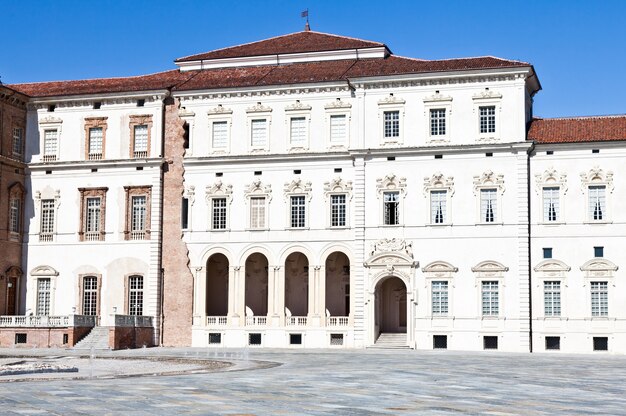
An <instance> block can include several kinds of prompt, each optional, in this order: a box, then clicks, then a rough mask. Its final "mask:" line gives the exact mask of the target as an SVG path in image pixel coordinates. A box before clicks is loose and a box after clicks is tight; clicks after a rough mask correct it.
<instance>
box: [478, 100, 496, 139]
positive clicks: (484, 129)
mask: <svg viewBox="0 0 626 416" xmlns="http://www.w3.org/2000/svg"><path fill="white" fill-rule="evenodd" d="M478 110H479V114H480V119H479V122H480V133H481V134H485V133H495V132H496V106H495V105H486V106H480V107H479V108H478Z"/></svg>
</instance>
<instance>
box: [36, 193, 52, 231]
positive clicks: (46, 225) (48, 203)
mask: <svg viewBox="0 0 626 416" xmlns="http://www.w3.org/2000/svg"><path fill="white" fill-rule="evenodd" d="M53 234H54V199H42V200H41V227H40V234H39V240H40V241H52V235H53Z"/></svg>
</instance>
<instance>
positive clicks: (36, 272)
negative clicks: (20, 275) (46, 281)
mask: <svg viewBox="0 0 626 416" xmlns="http://www.w3.org/2000/svg"><path fill="white" fill-rule="evenodd" d="M30 275H31V276H58V275H59V272H57V271H56V270H55V269H54V268H53V267H51V266H37V267H35V268H34V269H33V270H32V271H31V272H30Z"/></svg>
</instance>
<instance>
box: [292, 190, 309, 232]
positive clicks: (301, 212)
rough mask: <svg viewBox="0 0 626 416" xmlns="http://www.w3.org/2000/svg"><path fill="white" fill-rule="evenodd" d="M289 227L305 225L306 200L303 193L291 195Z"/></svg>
mask: <svg viewBox="0 0 626 416" xmlns="http://www.w3.org/2000/svg"><path fill="white" fill-rule="evenodd" d="M291 227H293V228H304V227H306V200H305V197H304V195H295V196H292V197H291Z"/></svg>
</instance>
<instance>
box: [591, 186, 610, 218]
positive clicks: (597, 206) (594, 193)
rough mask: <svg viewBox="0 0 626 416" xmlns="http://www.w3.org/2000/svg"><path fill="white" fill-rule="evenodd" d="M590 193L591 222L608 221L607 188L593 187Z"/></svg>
mask: <svg viewBox="0 0 626 416" xmlns="http://www.w3.org/2000/svg"><path fill="white" fill-rule="evenodd" d="M587 190H588V192H589V211H588V212H589V221H605V220H606V215H607V214H606V212H607V211H606V186H605V185H591V186H589V188H588V189H587Z"/></svg>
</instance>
